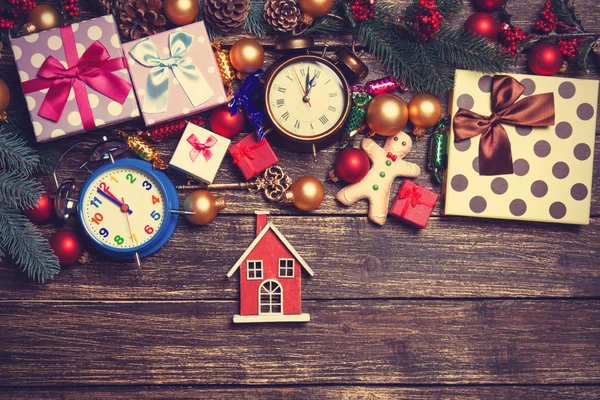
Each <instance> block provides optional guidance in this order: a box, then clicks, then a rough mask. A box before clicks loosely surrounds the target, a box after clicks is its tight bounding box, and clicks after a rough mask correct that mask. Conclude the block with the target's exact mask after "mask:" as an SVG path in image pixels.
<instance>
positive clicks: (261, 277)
mask: <svg viewBox="0 0 600 400" xmlns="http://www.w3.org/2000/svg"><path fill="white" fill-rule="evenodd" d="M268 214H269V213H268V212H265V211H257V212H256V239H254V241H253V242H252V244H251V245H250V247H248V249H247V250H246V251H245V252H244V254H242V256H241V257H240V259H239V260H238V261H237V262H236V263H235V265H234V266H233V267H232V268H231V269H230V270H229V272H228V273H227V277H228V278H231V276H232V275H233V274H234V273H235V272H236V271H237V270H238V268H239V270H240V315H234V316H233V322H235V323H243V322H307V321H310V315H309V314H307V313H302V293H301V282H302V268H304V270H306V272H308V273H309V274H310V276H313V275H314V272H313V270H312V269H310V267H309V266H308V264H306V261H304V259H303V258H302V257H301V256H300V254H298V252H297V251H296V250H295V249H294V248H293V247H292V245H291V244H290V243H289V242H288V241H287V239H286V238H285V236H283V234H282V233H281V232H279V229H277V228H276V227H275V226H274V225H273V224H272V223H270V222H267V215H268Z"/></svg>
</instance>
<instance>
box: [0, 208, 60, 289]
mask: <svg viewBox="0 0 600 400" xmlns="http://www.w3.org/2000/svg"><path fill="white" fill-rule="evenodd" d="M2 254H8V255H10V256H11V257H12V258H13V259H14V261H15V262H16V263H17V265H18V266H19V267H20V268H21V270H22V271H24V272H26V273H27V275H28V276H29V277H30V278H32V279H33V280H35V281H37V282H41V283H44V282H46V281H49V280H51V279H53V278H54V276H56V274H58V273H59V272H60V265H59V263H58V259H57V258H56V256H55V255H54V253H53V252H52V249H51V248H50V245H49V244H48V241H47V240H46V239H44V237H43V236H42V234H41V233H40V232H39V230H38V229H37V228H36V227H35V226H34V225H33V224H32V223H31V222H30V221H29V220H28V219H27V217H25V216H24V215H22V214H21V213H20V212H19V211H18V210H15V209H13V208H9V207H6V206H5V205H0V255H2Z"/></svg>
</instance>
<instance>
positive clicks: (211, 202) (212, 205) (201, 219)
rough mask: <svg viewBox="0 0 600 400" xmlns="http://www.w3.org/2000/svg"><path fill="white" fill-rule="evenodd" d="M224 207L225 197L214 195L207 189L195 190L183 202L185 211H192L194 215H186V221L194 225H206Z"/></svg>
mask: <svg viewBox="0 0 600 400" xmlns="http://www.w3.org/2000/svg"><path fill="white" fill-rule="evenodd" d="M224 208H225V199H223V198H220V197H215V196H214V195H213V194H212V193H211V192H209V191H208V190H195V191H193V192H192V193H190V194H189V195H188V196H187V197H186V198H185V201H184V202H183V209H184V210H185V211H193V212H195V214H194V215H186V216H185V217H186V218H187V220H188V221H190V222H191V223H192V224H194V225H208V224H210V223H211V222H212V221H213V220H214V219H215V218H216V216H217V214H218V213H219V211H220V210H222V209H224Z"/></svg>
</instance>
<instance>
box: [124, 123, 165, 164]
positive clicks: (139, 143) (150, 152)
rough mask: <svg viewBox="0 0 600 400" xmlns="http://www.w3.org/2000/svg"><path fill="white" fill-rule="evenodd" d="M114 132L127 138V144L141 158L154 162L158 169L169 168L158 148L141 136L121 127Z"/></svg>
mask: <svg viewBox="0 0 600 400" xmlns="http://www.w3.org/2000/svg"><path fill="white" fill-rule="evenodd" d="M114 133H115V134H117V135H118V136H119V137H121V138H123V139H125V143H127V146H129V148H130V149H131V151H133V152H134V153H135V154H136V155H137V156H138V157H139V158H141V159H142V160H144V161H148V162H152V166H153V167H154V168H156V169H167V167H168V164H167V163H165V162H164V161H163V160H162V159H161V158H160V156H159V155H158V151H156V149H155V148H154V147H152V146H151V145H150V144H149V143H147V142H146V141H145V140H144V139H143V138H142V137H141V136H137V135H130V134H128V133H127V132H124V131H122V130H119V129H116V130H115V131H114Z"/></svg>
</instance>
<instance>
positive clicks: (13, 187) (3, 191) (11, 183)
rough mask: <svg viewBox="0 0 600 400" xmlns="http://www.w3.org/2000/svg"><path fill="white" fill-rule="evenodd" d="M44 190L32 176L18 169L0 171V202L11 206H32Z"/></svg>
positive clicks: (24, 207) (22, 207) (21, 207)
mask: <svg viewBox="0 0 600 400" xmlns="http://www.w3.org/2000/svg"><path fill="white" fill-rule="evenodd" d="M43 191H44V189H43V187H42V185H41V184H40V183H39V182H38V181H37V180H36V179H34V178H30V177H29V176H27V175H24V174H22V173H21V172H19V171H12V172H0V204H4V205H7V206H8V207H11V208H19V209H21V210H23V209H26V208H33V207H35V205H36V204H37V202H38V200H39V198H40V197H41V196H42V192H43Z"/></svg>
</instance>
